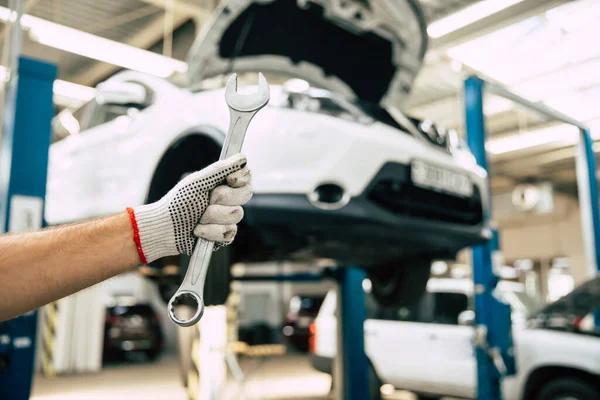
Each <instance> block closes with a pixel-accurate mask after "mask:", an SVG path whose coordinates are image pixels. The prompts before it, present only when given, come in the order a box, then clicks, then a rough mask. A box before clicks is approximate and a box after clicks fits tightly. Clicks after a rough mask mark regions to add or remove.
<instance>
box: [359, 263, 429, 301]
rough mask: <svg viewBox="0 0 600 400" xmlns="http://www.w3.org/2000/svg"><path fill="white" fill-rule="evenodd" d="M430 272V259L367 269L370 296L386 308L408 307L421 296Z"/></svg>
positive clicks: (387, 264)
mask: <svg viewBox="0 0 600 400" xmlns="http://www.w3.org/2000/svg"><path fill="white" fill-rule="evenodd" d="M430 270H431V258H421V259H411V260H401V261H397V262H389V263H386V264H385V265H379V266H377V267H372V268H369V269H367V276H368V277H369V280H370V281H371V294H372V295H373V297H374V298H375V300H376V301H377V302H378V303H379V304H380V305H382V306H386V307H410V306H413V305H415V304H416V303H417V302H418V301H419V299H420V298H421V297H422V296H423V293H424V292H425V288H426V286H427V280H428V279H429V274H430Z"/></svg>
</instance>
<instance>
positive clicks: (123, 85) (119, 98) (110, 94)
mask: <svg viewBox="0 0 600 400" xmlns="http://www.w3.org/2000/svg"><path fill="white" fill-rule="evenodd" d="M148 97H149V96H148V91H147V90H146V88H145V87H144V86H142V85H140V84H138V83H133V82H119V81H112V82H111V81H106V82H102V83H100V84H99V85H98V86H97V87H96V102H97V103H98V104H105V105H111V104H113V105H115V104H116V105H134V106H140V107H145V106H147V105H148V103H149V101H148Z"/></svg>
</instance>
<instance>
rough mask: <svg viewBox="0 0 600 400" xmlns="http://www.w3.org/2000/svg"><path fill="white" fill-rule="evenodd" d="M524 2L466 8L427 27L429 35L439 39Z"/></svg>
mask: <svg viewBox="0 0 600 400" xmlns="http://www.w3.org/2000/svg"><path fill="white" fill-rule="evenodd" d="M521 1H523V0H484V1H480V2H478V3H475V4H473V5H472V6H469V7H467V8H464V9H462V10H460V11H458V12H456V13H454V14H451V15H449V16H447V17H445V18H442V19H440V20H439V21H436V22H434V23H432V24H430V25H429V27H427V33H428V34H429V36H430V37H432V38H439V37H442V36H444V35H447V34H448V33H450V32H454V31H456V30H458V29H460V28H462V27H464V26H467V25H469V24H472V23H473V22H475V21H479V20H480V19H483V18H485V17H488V16H490V15H492V14H495V13H497V12H499V11H502V10H504V9H505V8H508V7H510V6H512V5H513V4H517V3H520V2H521Z"/></svg>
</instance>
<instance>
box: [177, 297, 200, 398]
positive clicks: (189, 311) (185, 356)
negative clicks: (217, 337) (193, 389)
mask: <svg viewBox="0 0 600 400" xmlns="http://www.w3.org/2000/svg"><path fill="white" fill-rule="evenodd" d="M176 312H177V315H179V316H181V318H185V319H187V318H191V317H192V315H194V308H193V307H190V306H187V305H180V306H177V310H176ZM195 329H198V328H197V327H194V326H190V327H178V328H177V355H178V356H179V375H180V377H181V383H182V384H183V386H184V387H187V383H188V374H189V371H190V370H191V368H192V343H193V342H194V330H195Z"/></svg>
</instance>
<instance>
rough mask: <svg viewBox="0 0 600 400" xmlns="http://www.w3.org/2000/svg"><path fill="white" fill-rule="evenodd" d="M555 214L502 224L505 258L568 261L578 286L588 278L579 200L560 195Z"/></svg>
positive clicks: (556, 202)
mask: <svg viewBox="0 0 600 400" xmlns="http://www.w3.org/2000/svg"><path fill="white" fill-rule="evenodd" d="M554 201H555V210H556V211H555V212H554V213H552V214H550V215H547V216H535V217H534V216H531V217H528V216H524V217H523V218H522V219H521V220H520V221H511V222H510V223H505V224H501V229H500V232H501V240H502V243H501V246H502V250H503V252H504V258H505V259H507V260H514V259H518V258H531V259H550V258H554V257H568V258H569V260H570V267H569V272H570V273H571V274H572V275H573V278H574V279H575V283H576V284H577V283H579V282H581V281H583V280H585V279H587V278H588V276H589V275H588V269H587V266H586V265H585V256H584V250H583V242H582V232H581V219H580V218H581V216H580V212H579V205H578V203H577V200H576V199H574V198H572V197H568V196H564V195H559V194H557V195H556V196H555V199H554Z"/></svg>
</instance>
